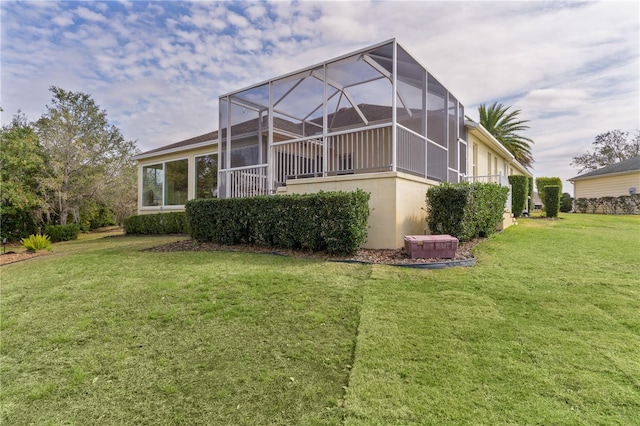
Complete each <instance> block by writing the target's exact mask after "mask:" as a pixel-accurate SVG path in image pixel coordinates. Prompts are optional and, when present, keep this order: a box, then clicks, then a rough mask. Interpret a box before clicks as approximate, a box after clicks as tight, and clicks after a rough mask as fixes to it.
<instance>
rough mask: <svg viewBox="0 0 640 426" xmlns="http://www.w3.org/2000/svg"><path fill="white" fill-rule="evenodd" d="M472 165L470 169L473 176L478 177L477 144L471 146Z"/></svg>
mask: <svg viewBox="0 0 640 426" xmlns="http://www.w3.org/2000/svg"><path fill="white" fill-rule="evenodd" d="M472 158H473V164H472V165H471V169H472V170H473V172H472V173H473V176H474V177H476V176H478V144H477V143H474V144H473V157H472Z"/></svg>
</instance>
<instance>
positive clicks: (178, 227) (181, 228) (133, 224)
mask: <svg viewBox="0 0 640 426" xmlns="http://www.w3.org/2000/svg"><path fill="white" fill-rule="evenodd" d="M124 231H125V232H126V233H127V234H142V235H155V234H188V233H189V227H188V223H187V215H186V213H185V212H170V213H155V214H141V215H136V216H130V217H128V218H126V219H125V220H124Z"/></svg>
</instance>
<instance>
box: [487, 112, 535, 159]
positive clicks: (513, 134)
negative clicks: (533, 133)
mask: <svg viewBox="0 0 640 426" xmlns="http://www.w3.org/2000/svg"><path fill="white" fill-rule="evenodd" d="M509 108H511V107H507V106H504V105H503V104H501V103H498V102H494V103H493V104H491V105H490V106H489V107H488V108H487V107H486V106H485V105H484V104H483V105H480V107H479V112H480V124H482V126H483V127H484V128H485V129H487V130H488V131H489V133H491V134H492V135H493V136H494V137H495V138H496V139H497V140H498V141H499V142H500V143H501V144H502V145H504V147H505V148H507V149H508V150H509V152H510V153H511V154H513V156H514V157H515V158H516V160H518V161H519V162H520V164H522V165H523V166H525V167H526V168H527V169H529V168H531V166H532V165H533V162H534V160H533V155H532V154H531V145H530V144H532V143H534V142H533V141H532V140H531V139H529V138H526V137H524V136H522V135H520V134H519V132H522V131H524V130H527V129H528V128H529V126H527V125H526V124H525V123H528V122H529V120H519V119H518V116H519V115H520V113H521V111H520V110H519V109H518V110H515V111H511V112H509Z"/></svg>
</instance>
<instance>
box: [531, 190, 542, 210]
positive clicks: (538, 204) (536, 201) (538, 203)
mask: <svg viewBox="0 0 640 426" xmlns="http://www.w3.org/2000/svg"><path fill="white" fill-rule="evenodd" d="M532 204H533V211H536V212H539V211H542V207H543V206H542V200H541V199H540V195H539V194H538V193H537V192H535V191H534V193H533V203H532Z"/></svg>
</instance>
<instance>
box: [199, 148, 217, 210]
mask: <svg viewBox="0 0 640 426" xmlns="http://www.w3.org/2000/svg"><path fill="white" fill-rule="evenodd" d="M209 155H217V156H218V158H216V165H217V166H218V172H217V174H219V173H220V163H219V161H220V153H219V152H218V151H212V152H206V153H203V154H194V155H193V199H194V200H197V199H198V158H200V157H207V156H209ZM218 184H219V181H218V178H216V187H215V191H216V195H215V197H213V198H219V197H218Z"/></svg>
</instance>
